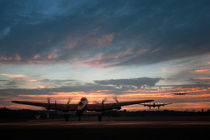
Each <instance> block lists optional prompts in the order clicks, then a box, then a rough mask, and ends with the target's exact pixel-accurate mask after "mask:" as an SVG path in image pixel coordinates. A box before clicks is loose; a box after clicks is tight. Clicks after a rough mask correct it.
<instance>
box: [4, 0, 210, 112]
mask: <svg viewBox="0 0 210 140" xmlns="http://www.w3.org/2000/svg"><path fill="white" fill-rule="evenodd" d="M177 93H178V94H177ZM179 93H184V94H179ZM83 96H85V97H87V98H88V100H89V102H90V103H93V101H99V102H101V100H102V99H103V98H105V97H107V98H108V100H107V102H113V101H114V100H113V96H117V97H118V99H119V101H132V100H141V99H142V100H144V99H153V100H155V102H164V103H166V102H170V103H173V104H171V105H168V106H166V107H164V108H162V109H171V110H201V109H202V108H204V109H206V110H207V109H210V1H209V0H30V1H29V0H0V107H8V108H29V109H41V108H37V107H31V106H25V105H17V104H12V103H11V101H12V100H26V101H41V102H46V100H47V98H48V97H50V98H51V100H52V102H54V100H55V99H56V101H57V102H58V103H66V102H67V100H68V98H69V97H71V98H72V101H71V103H78V101H79V99H80V98H81V97H83ZM124 109H129V110H145V109H147V108H146V107H143V106H142V105H133V106H128V107H125V108H124Z"/></svg>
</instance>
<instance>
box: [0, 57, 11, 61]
mask: <svg viewBox="0 0 210 140" xmlns="http://www.w3.org/2000/svg"><path fill="white" fill-rule="evenodd" d="M12 59H13V58H12V57H6V56H0V60H2V61H11V60H12Z"/></svg>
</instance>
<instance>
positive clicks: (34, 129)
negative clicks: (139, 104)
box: [0, 117, 210, 140]
mask: <svg viewBox="0 0 210 140" xmlns="http://www.w3.org/2000/svg"><path fill="white" fill-rule="evenodd" d="M209 132H210V121H209V117H190V118H189V117H186V118H183V117H175V118H168V117H167V118H147V119H146V120H145V119H137V118H116V119H115V120H114V119H110V120H109V118H105V119H104V121H102V122H98V121H97V120H93V119H92V120H88V119H85V118H84V120H82V121H76V118H74V119H72V120H70V121H69V122H65V121H64V120H63V119H48V120H47V119H44V120H28V121H21V122H17V121H16V122H11V121H8V122H0V137H5V138H7V139H27V140H28V139H31V138H33V139H59V140H62V139H65V140H66V139H71V140H72V139H76V140H78V139H83V140H84V139H91V140H100V139H101V140H122V139H126V140H131V139H132V140H134V139H136V140H150V139H151V140H158V139H161V140H188V139H197V140H209V139H210V133H209Z"/></svg>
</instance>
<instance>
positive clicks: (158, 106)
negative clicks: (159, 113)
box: [141, 103, 172, 109]
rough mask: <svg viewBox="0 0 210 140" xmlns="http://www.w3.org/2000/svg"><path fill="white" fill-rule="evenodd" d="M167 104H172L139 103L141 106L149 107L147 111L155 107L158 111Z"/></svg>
mask: <svg viewBox="0 0 210 140" xmlns="http://www.w3.org/2000/svg"><path fill="white" fill-rule="evenodd" d="M169 104H172V103H141V105H143V106H147V107H149V109H151V108H152V107H153V108H155V107H157V108H158V109H160V107H161V106H165V105H169Z"/></svg>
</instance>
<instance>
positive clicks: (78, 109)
mask: <svg viewBox="0 0 210 140" xmlns="http://www.w3.org/2000/svg"><path fill="white" fill-rule="evenodd" d="M114 100H115V103H105V101H106V98H105V99H103V100H102V101H101V103H99V102H97V103H94V104H89V103H88V100H87V98H86V97H82V98H81V99H80V101H79V103H78V104H70V102H71V98H69V100H68V101H67V104H58V103H56V101H55V103H50V98H48V102H47V103H42V102H30V101H12V102H13V103H18V104H26V105H32V106H40V107H44V108H46V109H47V110H56V111H62V113H63V114H64V115H65V119H66V121H68V120H69V115H70V114H75V115H77V116H78V120H79V121H80V119H81V116H82V115H85V114H95V115H97V116H98V121H101V120H102V114H103V112H105V111H110V110H120V109H121V106H127V105H133V104H140V103H146V102H152V101H153V100H137V101H127V102H119V101H118V99H117V97H114Z"/></svg>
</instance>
